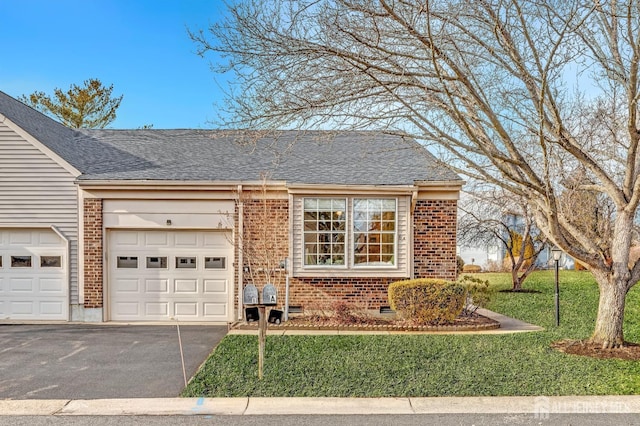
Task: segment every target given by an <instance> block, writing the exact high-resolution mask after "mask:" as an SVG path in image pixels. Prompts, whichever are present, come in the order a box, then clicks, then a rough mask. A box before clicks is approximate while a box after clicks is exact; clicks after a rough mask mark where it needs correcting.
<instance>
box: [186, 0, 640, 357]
mask: <svg viewBox="0 0 640 426" xmlns="http://www.w3.org/2000/svg"><path fill="white" fill-rule="evenodd" d="M639 30H640V2H638V1H637V0H619V1H617V0H610V1H590V0H589V1H588V0H547V1H539V0H477V1H472V2H469V1H466V0H421V1H418V0H306V1H305V0H295V1H294V0H272V1H268V2H264V1H262V0H255V1H251V0H245V1H241V2H236V3H234V4H233V5H231V6H230V13H229V15H228V17H227V18H226V19H225V20H223V21H222V22H220V23H218V24H215V25H213V26H212V27H210V28H209V30H208V31H203V32H194V33H192V38H193V39H194V40H195V41H196V42H197V43H198V45H199V48H200V53H202V54H203V55H204V54H206V53H207V52H209V51H214V52H218V53H222V54H223V56H225V55H226V58H228V63H227V64H226V65H224V66H222V67H220V68H219V71H228V70H231V71H232V72H234V73H235V81H236V83H237V90H235V89H236V88H232V90H231V93H230V96H229V99H228V103H227V112H230V113H231V114H232V115H231V116H232V117H234V120H235V122H234V123H230V124H233V125H235V126H239V127H242V126H246V127H253V128H272V127H282V126H296V127H312V126H316V127H317V126H322V125H324V126H332V127H337V126H349V127H361V128H364V127H366V128H375V129H381V130H386V131H389V132H394V133H402V134H408V135H411V136H413V137H414V138H416V139H417V140H420V141H422V142H423V143H424V144H425V145H427V146H430V147H431V149H432V150H433V151H434V152H436V153H437V154H438V155H439V156H440V158H441V159H442V161H443V163H445V164H447V165H449V166H450V167H452V168H453V169H454V170H457V171H458V172H459V173H460V174H462V175H466V176H467V177H470V178H474V179H477V180H480V181H484V182H488V183H490V184H492V185H495V186H496V187H499V188H502V189H504V190H507V191H509V192H511V193H514V194H517V195H519V196H521V197H524V198H525V199H527V200H528V202H529V204H530V206H531V208H532V211H533V213H534V215H535V217H536V221H537V225H538V227H539V228H540V230H541V231H543V232H544V233H545V235H547V237H548V238H549V240H550V241H551V242H552V243H554V244H556V245H557V246H559V247H561V248H562V249H563V250H564V251H565V252H567V253H568V254H569V255H571V256H572V257H573V258H575V259H577V260H579V261H580V262H582V263H583V264H585V265H588V268H589V269H590V270H591V272H592V273H593V275H594V276H595V279H596V280H597V282H598V285H599V288H600V302H599V306H598V315H597V320H596V324H595V329H594V332H593V335H592V337H591V340H592V342H594V343H597V344H599V345H601V346H603V347H605V348H613V347H618V346H621V345H623V344H624V336H623V331H622V324H623V318H624V306H625V299H626V294H627V292H628V291H629V289H630V288H631V287H632V286H633V285H635V284H636V282H637V281H638V280H639V279H640V263H639V262H633V263H632V264H631V265H630V264H629V260H630V258H629V249H630V247H631V245H632V237H631V236H632V232H631V230H632V228H633V222H634V217H635V214H636V210H637V208H638V203H639V202H640V153H639V150H638V140H639V139H640V131H639V129H638V127H639V126H638V124H639V123H638V93H639V92H638V85H639V78H638V77H639V71H638V70H639V64H640V41H639V40H640V34H639ZM578 171H583V172H584V174H585V179H583V180H581V181H580V183H579V189H580V190H581V191H589V192H590V193H593V194H597V198H602V199H606V200H608V203H605V204H608V205H610V206H611V208H612V209H613V210H612V215H611V217H610V218H609V219H610V220H609V223H610V226H609V231H607V232H608V233H605V234H603V235H600V236H599V238H597V239H593V238H590V237H589V236H588V235H587V234H585V232H583V228H582V227H580V226H576V225H575V223H574V222H573V221H572V220H571V218H570V215H568V213H567V211H566V210H565V209H563V208H562V206H561V204H562V197H563V194H565V193H566V191H567V188H566V187H565V183H566V182H568V180H567V178H568V177H571V176H573V175H574V174H575V173H577V172H578Z"/></svg>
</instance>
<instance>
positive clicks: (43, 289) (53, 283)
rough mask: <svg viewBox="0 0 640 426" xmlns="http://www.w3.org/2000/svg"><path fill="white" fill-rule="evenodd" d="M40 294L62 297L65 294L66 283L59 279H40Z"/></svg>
mask: <svg viewBox="0 0 640 426" xmlns="http://www.w3.org/2000/svg"><path fill="white" fill-rule="evenodd" d="M39 284H40V293H42V294H46V295H51V296H53V295H61V294H64V292H65V288H64V287H65V286H64V282H63V281H62V280H61V279H59V278H40V280H39Z"/></svg>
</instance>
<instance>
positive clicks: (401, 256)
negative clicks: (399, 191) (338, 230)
mask: <svg viewBox="0 0 640 426" xmlns="http://www.w3.org/2000/svg"><path fill="white" fill-rule="evenodd" d="M305 198H317V197H314V196H312V195H309V196H302V195H300V196H295V197H293V214H292V232H293V244H292V253H291V258H292V259H293V274H294V276H296V277H342V276H344V277H349V276H351V277H356V276H358V277H409V276H410V271H409V267H410V262H409V244H410V242H411V236H410V231H409V230H410V226H409V208H410V197H409V196H404V195H403V196H398V197H391V198H392V199H394V200H397V212H396V214H397V217H396V225H395V226H396V232H397V241H396V256H397V259H396V264H395V266H393V267H389V266H387V265H384V266H380V267H375V266H367V267H357V266H356V267H354V265H353V259H352V254H351V252H352V247H351V246H352V242H351V238H352V235H353V219H352V218H353V200H354V199H364V198H367V199H369V198H371V199H379V198H383V199H390V197H389V196H381V197H377V196H375V195H371V196H366V197H362V196H358V197H353V196H350V197H344V196H342V197H341V196H340V195H336V196H327V197H326V198H329V199H345V198H346V199H347V222H348V224H347V229H349V235H348V238H347V245H348V247H349V250H348V251H349V253H347V259H348V260H349V264H348V265H346V266H347V267H346V268H345V267H342V268H339V267H333V268H319V267H318V266H305V265H304V260H305V259H304V254H305V249H304V243H303V241H304V240H303V239H304V204H303V203H304V199H305Z"/></svg>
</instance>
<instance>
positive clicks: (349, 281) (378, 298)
mask: <svg viewBox="0 0 640 426" xmlns="http://www.w3.org/2000/svg"><path fill="white" fill-rule="evenodd" d="M397 280H398V278H368V277H367V278H365V277H345V278H292V279H291V282H290V290H289V292H290V297H289V305H290V306H301V307H302V308H303V309H311V310H315V309H331V307H332V304H333V303H335V302H347V303H350V304H354V305H355V306H356V307H358V308H360V309H373V310H378V309H380V307H381V306H389V301H388V297H387V289H388V287H389V284H391V283H392V282H394V281H397Z"/></svg>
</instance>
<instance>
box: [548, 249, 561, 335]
mask: <svg viewBox="0 0 640 426" xmlns="http://www.w3.org/2000/svg"><path fill="white" fill-rule="evenodd" d="M551 254H552V255H553V260H554V262H555V263H556V294H555V300H556V327H558V326H559V325H560V285H559V280H558V270H559V262H560V256H562V250H560V249H559V248H558V247H554V248H552V249H551Z"/></svg>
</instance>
